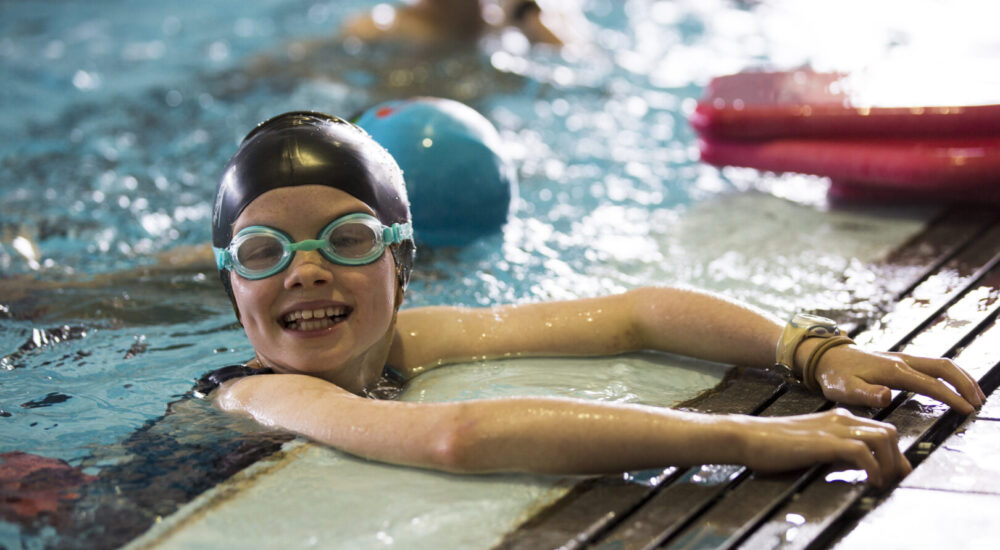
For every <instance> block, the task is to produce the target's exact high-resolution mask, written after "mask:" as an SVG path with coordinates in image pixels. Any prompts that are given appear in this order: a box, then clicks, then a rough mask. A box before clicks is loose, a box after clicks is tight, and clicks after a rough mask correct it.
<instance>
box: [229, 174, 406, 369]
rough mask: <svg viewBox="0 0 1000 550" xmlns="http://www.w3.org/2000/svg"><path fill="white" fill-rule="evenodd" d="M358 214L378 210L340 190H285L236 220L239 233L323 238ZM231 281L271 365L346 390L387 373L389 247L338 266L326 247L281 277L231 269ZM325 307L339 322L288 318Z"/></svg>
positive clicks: (391, 291) (251, 334)
mask: <svg viewBox="0 0 1000 550" xmlns="http://www.w3.org/2000/svg"><path fill="white" fill-rule="evenodd" d="M354 212H365V213H368V214H374V212H372V210H371V208H369V207H368V206H367V205H365V203H363V202H361V201H360V200H358V199H356V198H355V197H353V196H352V195H349V194H347V193H345V192H344V191H340V190H339V189H334V188H331V187H323V186H318V185H307V186H300V187H285V188H280V189H275V190H272V191H268V192H267V193H265V194H263V195H261V196H260V197H258V198H257V199H255V200H254V201H253V202H251V203H250V204H249V205H248V206H247V207H246V209H245V210H244V211H243V213H242V214H240V216H239V217H238V218H237V219H236V223H235V225H234V227H233V234H236V233H237V232H239V231H240V230H241V229H243V228H244V227H248V226H251V225H266V226H269V227H273V228H276V229H280V230H282V231H284V232H285V233H288V234H289V235H290V236H291V237H292V239H294V240H295V241H301V240H304V239H315V238H316V237H317V235H318V234H319V232H320V231H321V230H322V229H323V228H324V227H325V226H326V225H327V224H328V223H330V222H331V221H332V220H334V219H335V218H339V217H341V216H344V215H345V214H350V213H354ZM230 280H231V281H232V285H233V294H234V296H235V297H236V304H237V306H238V307H239V312H240V321H241V322H242V323H243V327H244V329H245V330H246V333H247V337H248V338H249V339H250V343H251V344H253V347H254V350H255V351H256V352H257V356H258V357H259V358H260V359H261V360H262V361H263V362H264V363H265V364H266V365H268V366H271V367H274V368H275V369H277V370H279V371H282V372H297V373H303V374H311V375H314V376H320V377H322V378H326V379H328V380H330V381H332V382H334V383H336V384H338V385H341V386H342V387H351V386H353V385H356V384H357V382H358V381H359V380H361V379H362V378H363V377H365V376H366V373H369V371H371V370H373V369H374V370H375V371H376V372H378V373H380V372H381V370H382V365H383V364H384V361H385V354H386V353H387V350H388V347H387V346H388V342H389V341H390V340H389V339H391V335H389V334H388V333H389V329H390V327H391V325H392V322H393V315H394V312H395V308H394V299H395V290H396V274H395V264H394V262H393V259H392V254H389V253H388V251H386V252H385V253H383V254H382V256H381V257H380V258H379V259H377V260H375V261H374V262H373V263H371V264H368V265H362V266H341V265H336V264H333V263H331V262H329V261H327V260H326V259H325V258H324V257H323V256H321V255H320V253H319V251H315V250H314V251H308V252H302V251H299V252H296V253H295V257H294V258H293V259H292V261H291V263H290V264H289V266H288V267H287V268H286V269H285V270H284V271H282V272H280V273H278V274H276V275H273V276H271V277H267V278H265V279H259V280H255V281H251V280H247V279H244V278H242V277H240V276H239V275H236V274H235V273H230ZM321 309H322V310H324V313H325V314H326V315H327V318H328V319H332V320H333V323H330V322H328V321H326V320H323V321H322V322H319V323H308V324H306V325H307V327H306V328H309V329H310V330H302V328H301V327H300V326H298V325H297V324H296V323H292V324H291V325H290V324H289V323H288V321H287V319H288V316H289V314H292V313H296V312H305V311H309V312H312V311H316V310H321ZM331 313H332V314H333V316H332V317H330V314H331ZM309 325H312V326H309ZM326 325H329V326H326Z"/></svg>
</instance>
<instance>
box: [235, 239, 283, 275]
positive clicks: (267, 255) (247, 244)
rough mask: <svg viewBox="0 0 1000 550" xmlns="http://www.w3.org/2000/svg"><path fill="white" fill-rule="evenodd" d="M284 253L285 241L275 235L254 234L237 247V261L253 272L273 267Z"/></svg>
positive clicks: (279, 261)
mask: <svg viewBox="0 0 1000 550" xmlns="http://www.w3.org/2000/svg"><path fill="white" fill-rule="evenodd" d="M284 255H285V247H284V243H282V242H281V241H280V240H278V238H277V237H276V236H274V235H254V236H251V237H250V238H249V239H246V240H244V241H242V242H240V244H239V246H237V247H236V262H237V263H238V264H240V265H242V266H243V267H244V268H245V269H247V270H249V271H251V272H264V271H268V270H270V269H273V268H274V267H275V266H276V265H278V264H279V263H281V260H282V256H284Z"/></svg>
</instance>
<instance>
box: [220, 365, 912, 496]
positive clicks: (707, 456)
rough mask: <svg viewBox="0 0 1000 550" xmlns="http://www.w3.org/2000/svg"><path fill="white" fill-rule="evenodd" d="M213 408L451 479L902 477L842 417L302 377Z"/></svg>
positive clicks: (867, 430) (250, 388)
mask: <svg viewBox="0 0 1000 550" xmlns="http://www.w3.org/2000/svg"><path fill="white" fill-rule="evenodd" d="M216 402H217V403H218V404H219V406H220V407H221V408H222V409H224V410H227V411H233V412H239V413H244V414H248V415H250V416H252V417H253V418H255V419H256V420H257V421H259V422H261V423H263V424H266V425H271V426H278V427H281V428H284V429H288V430H291V431H294V432H297V433H300V434H302V435H305V436H307V437H310V438H312V439H314V440H317V441H319V442H321V443H325V444H328V445H331V446H333V447H336V448H338V449H340V450H343V451H345V452H348V453H352V454H355V455H359V456H362V457H365V458H370V459H374V460H379V461H385V462H392V463H396V464H404V465H410V466H419V467H425V468H433V469H438V470H444V471H450V472H480V473H486V472H504V471H506V472H510V471H517V472H524V471H527V472H538V473H559V474H600V473H610V472H621V471H627V470H636V469H645V468H653V467H665V466H668V465H674V466H690V465H696V464H704V463H718V464H744V465H746V466H749V467H750V468H752V469H755V470H758V471H763V472H774V471H782V470H790V469H798V468H801V467H805V466H809V465H812V464H816V463H823V462H846V463H849V464H850V465H852V466H853V467H855V468H859V469H864V470H866V471H867V472H868V477H869V480H870V481H872V483H875V484H877V485H884V484H885V483H888V482H889V481H891V480H892V479H895V478H897V477H899V476H903V475H906V474H907V473H908V472H909V471H910V465H909V463H908V462H907V461H906V459H905V458H904V457H903V455H902V454H901V453H900V452H899V450H898V444H897V435H896V431H895V429H894V428H893V427H892V426H891V425H888V424H883V423H880V422H875V421H872V420H868V419H863V418H858V417H855V416H852V415H851V414H849V413H847V412H844V411H839V410H834V411H828V412H825V413H818V414H813V415H806V416H799V417H790V418H755V417H746V416H733V415H719V416H715V415H704V414H697V413H688V412H682V411H675V410H671V409H663V408H657V407H645V406H638V405H620V404H606V403H598V402H588V401H577V400H565V399H546V398H518V399H498V400H481V401H466V402H450V403H431V404H424V403H403V402H396V401H377V400H371V399H365V398H361V397H357V396H355V395H353V394H350V393H348V392H346V391H344V390H342V389H340V388H338V387H337V386H335V385H333V384H330V383H328V382H326V381H323V380H320V379H318V378H314V377H310V376H303V375H268V376H254V377H249V378H244V379H241V380H238V381H235V382H233V383H229V384H226V385H224V386H223V387H222V388H220V389H219V390H218V392H217V397H216Z"/></svg>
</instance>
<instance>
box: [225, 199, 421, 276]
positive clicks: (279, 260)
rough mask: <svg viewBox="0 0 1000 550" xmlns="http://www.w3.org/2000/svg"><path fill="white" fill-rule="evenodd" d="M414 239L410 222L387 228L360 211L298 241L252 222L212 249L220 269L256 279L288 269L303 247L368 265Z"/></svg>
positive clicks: (329, 257)
mask: <svg viewBox="0 0 1000 550" xmlns="http://www.w3.org/2000/svg"><path fill="white" fill-rule="evenodd" d="M412 238H413V226H412V225H411V224H410V223H409V222H407V223H404V224H399V223H394V224H392V227H386V226H384V225H382V222H380V221H378V219H376V218H375V217H373V216H370V215H368V214H361V213H356V214H348V215H346V216H343V217H340V218H337V219H335V220H333V221H332V222H330V223H329V225H327V226H326V227H324V228H323V231H320V233H319V236H318V237H317V238H315V239H308V240H305V241H299V242H294V241H292V238H291V237H290V236H288V234H287V233H285V232H284V231H281V230H278V229H275V228H273V227H267V226H266V225H252V226H250V227H245V228H243V229H242V230H240V232H239V233H237V234H236V236H235V237H233V240H232V241H231V242H230V243H229V246H228V247H227V248H215V247H212V250H213V251H214V252H215V264H216V265H217V266H218V268H219V269H230V270H232V271H235V272H236V273H237V274H238V275H239V276H240V277H243V278H244V279H250V280H256V279H264V278H266V277H270V276H271V275H276V274H278V273H281V272H282V271H284V270H285V268H287V267H288V264H290V263H292V258H293V257H294V256H295V252H296V251H299V250H303V251H307V250H319V253H320V254H322V255H323V257H324V258H326V259H327V260H329V261H330V262H333V263H335V264H338V265H366V264H370V263H372V262H374V261H375V260H377V259H379V257H381V256H382V253H383V252H385V247H387V246H389V245H391V244H396V243H401V242H403V241H405V240H407V239H412Z"/></svg>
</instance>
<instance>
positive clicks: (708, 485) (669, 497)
mask: <svg viewBox="0 0 1000 550" xmlns="http://www.w3.org/2000/svg"><path fill="white" fill-rule="evenodd" d="M745 470H746V469H745V468H743V467H741V466H733V465H704V466H700V467H698V468H690V469H688V470H687V471H685V472H684V475H683V476H681V477H680V478H679V479H677V480H676V481H675V482H674V483H671V484H669V485H667V486H666V487H664V488H663V489H661V490H660V491H658V492H657V493H656V494H655V495H653V497H652V498H651V499H650V500H649V501H648V502H646V503H645V504H644V505H643V506H642V507H640V508H639V509H638V510H637V511H636V512H635V513H634V514H632V515H631V516H629V517H628V518H626V520H625V521H623V522H622V523H620V524H619V525H617V526H616V527H615V528H614V529H612V530H611V531H610V532H609V533H608V534H607V536H605V537H604V538H603V539H601V540H599V541H597V542H596V543H595V544H594V546H593V547H594V548H598V549H608V550H610V549H616V550H639V549H646V548H657V547H659V546H660V545H661V544H663V543H664V542H666V541H668V540H670V539H672V538H673V537H674V536H675V535H677V533H679V532H680V531H681V530H682V529H683V528H684V527H685V526H686V525H687V524H688V523H690V522H691V520H693V519H695V518H697V517H698V516H700V515H701V514H702V513H703V512H704V511H705V510H707V509H709V508H710V507H711V506H712V505H713V504H714V503H715V502H716V501H717V500H719V499H720V498H722V497H723V496H724V495H725V494H726V492H727V491H729V490H732V489H733V488H735V487H738V486H739V484H740V483H741V482H742V481H743V480H744V479H745V478H746V475H747V474H746V471H745Z"/></svg>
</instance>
